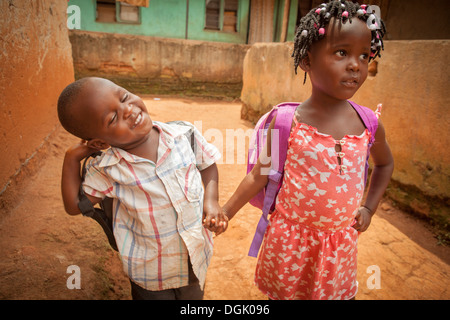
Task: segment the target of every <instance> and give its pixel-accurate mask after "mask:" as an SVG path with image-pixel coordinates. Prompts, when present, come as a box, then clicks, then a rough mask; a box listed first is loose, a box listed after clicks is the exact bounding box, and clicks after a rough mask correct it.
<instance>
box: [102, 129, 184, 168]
mask: <svg viewBox="0 0 450 320" xmlns="http://www.w3.org/2000/svg"><path fill="white" fill-rule="evenodd" d="M153 127H155V128H156V129H157V130H158V131H159V133H160V134H159V147H158V154H160V152H161V151H162V153H164V152H165V151H166V150H167V149H170V150H171V149H173V148H174V146H175V139H176V138H177V137H179V136H181V135H183V134H184V133H185V132H186V131H188V130H189V127H188V126H173V125H169V124H167V123H163V122H159V121H153ZM162 149H163V150H162ZM121 159H124V160H125V161H127V162H129V163H138V162H142V161H146V159H143V158H141V157H138V156H135V155H134V154H132V153H129V152H127V151H125V150H123V149H120V148H116V147H110V148H109V149H107V150H106V151H104V153H103V155H102V159H101V161H100V163H99V167H101V168H102V167H108V166H113V165H115V164H117V163H119V162H120V160H121Z"/></svg>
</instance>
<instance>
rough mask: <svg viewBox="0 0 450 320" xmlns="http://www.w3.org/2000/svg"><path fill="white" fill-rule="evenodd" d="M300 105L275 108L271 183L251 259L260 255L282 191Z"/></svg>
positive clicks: (266, 190)
mask: <svg viewBox="0 0 450 320" xmlns="http://www.w3.org/2000/svg"><path fill="white" fill-rule="evenodd" d="M298 105H299V104H298V103H282V104H279V105H278V106H276V107H275V108H276V112H277V114H276V117H277V118H276V120H275V126H274V131H273V132H272V136H271V137H272V143H271V160H272V168H271V169H270V172H269V182H268V184H267V186H266V188H265V194H264V205H263V209H262V211H263V212H262V215H261V218H260V219H259V222H258V225H257V227H256V232H255V236H254V237H253V241H252V244H251V246H250V250H249V252H248V255H249V256H251V257H257V255H258V252H259V248H260V247H261V244H262V240H263V238H264V233H265V232H266V229H267V225H268V224H269V220H268V216H269V212H271V211H272V208H273V206H274V204H275V198H276V196H277V194H278V190H279V189H280V185H281V181H282V177H283V172H284V163H285V162H286V156H287V149H288V140H289V135H290V133H291V126H292V119H293V117H294V113H295V109H296V108H297V107H298ZM274 133H275V134H274Z"/></svg>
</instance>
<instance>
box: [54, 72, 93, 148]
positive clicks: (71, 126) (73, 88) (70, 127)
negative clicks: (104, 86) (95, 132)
mask: <svg viewBox="0 0 450 320" xmlns="http://www.w3.org/2000/svg"><path fill="white" fill-rule="evenodd" d="M88 80H89V78H82V79H79V80H77V81H75V82H72V83H71V84H69V85H68V86H67V87H65V88H64V90H63V91H62V92H61V94H60V95H59V98H58V118H59V122H60V123H61V125H62V126H63V127H64V129H66V130H67V131H68V132H70V133H71V134H73V135H74V136H77V137H79V138H81V139H85V140H88V139H90V137H89V135H88V132H87V130H86V129H85V127H84V126H83V125H81V124H80V123H78V121H77V120H79V117H78V116H75V112H74V111H75V110H74V108H73V106H74V102H75V100H76V99H77V97H78V96H79V94H80V92H81V91H82V89H83V87H84V85H85V84H86V82H87V81H88Z"/></svg>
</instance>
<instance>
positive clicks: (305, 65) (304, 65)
mask: <svg viewBox="0 0 450 320" xmlns="http://www.w3.org/2000/svg"><path fill="white" fill-rule="evenodd" d="M299 66H300V68H301V69H302V70H303V71H305V72H308V71H309V69H310V68H311V60H310V59H309V52H308V55H307V56H306V57H304V58H303V59H302V60H300V63H299Z"/></svg>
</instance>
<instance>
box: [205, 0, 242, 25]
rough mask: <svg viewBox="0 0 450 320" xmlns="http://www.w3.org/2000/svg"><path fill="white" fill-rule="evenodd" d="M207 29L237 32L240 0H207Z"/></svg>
mask: <svg viewBox="0 0 450 320" xmlns="http://www.w3.org/2000/svg"><path fill="white" fill-rule="evenodd" d="M205 1H206V5H205V29H209V30H220V31H224V32H237V31H238V25H237V21H238V19H237V14H238V6H239V0H205Z"/></svg>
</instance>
